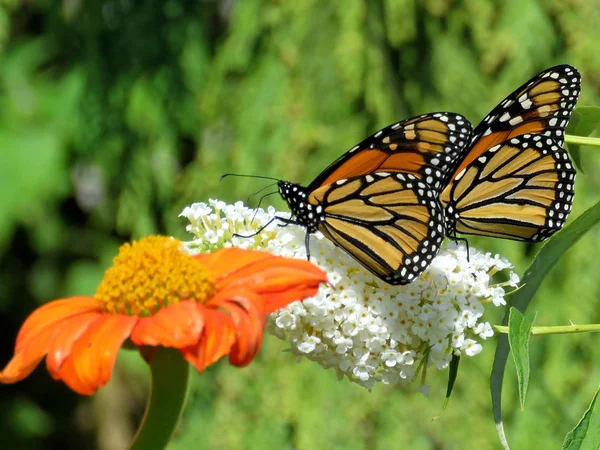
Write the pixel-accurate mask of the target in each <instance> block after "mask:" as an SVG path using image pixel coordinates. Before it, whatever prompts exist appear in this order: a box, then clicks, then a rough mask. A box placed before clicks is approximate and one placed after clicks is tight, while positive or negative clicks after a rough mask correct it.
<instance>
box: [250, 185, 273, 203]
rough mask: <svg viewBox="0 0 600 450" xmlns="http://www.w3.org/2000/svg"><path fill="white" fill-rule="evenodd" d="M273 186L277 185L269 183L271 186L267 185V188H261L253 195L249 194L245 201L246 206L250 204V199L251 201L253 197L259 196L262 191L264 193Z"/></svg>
mask: <svg viewBox="0 0 600 450" xmlns="http://www.w3.org/2000/svg"><path fill="white" fill-rule="evenodd" d="M275 184H277V183H271V184H268V185H267V186H265V187H264V188H262V189H259V190H258V191H256V192H254V193H253V194H250V195H249V196H248V198H247V199H246V204H249V203H250V199H251V198H252V197H254V196H255V195H258V194H260V193H261V192H262V191H264V190H266V189H269V188H270V187H273V186H274V185H275ZM263 198H264V197H263ZM258 204H259V205H260V201H259V203H258ZM257 208H258V206H257Z"/></svg>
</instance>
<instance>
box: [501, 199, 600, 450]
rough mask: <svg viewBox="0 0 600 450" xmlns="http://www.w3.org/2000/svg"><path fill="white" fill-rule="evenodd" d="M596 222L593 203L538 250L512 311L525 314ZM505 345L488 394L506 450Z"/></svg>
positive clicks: (598, 213) (598, 215) (598, 209)
mask: <svg viewBox="0 0 600 450" xmlns="http://www.w3.org/2000/svg"><path fill="white" fill-rule="evenodd" d="M598 222H600V202H598V203H596V204H595V205H594V206H592V207H591V208H590V209H588V210H587V211H585V212H584V213H583V214H581V216H579V217H578V218H577V219H576V220H575V221H573V222H571V223H570V224H569V225H567V226H566V227H564V228H563V229H562V230H561V231H559V232H558V233H557V234H556V235H554V237H552V239H550V240H548V241H547V242H546V244H545V245H544V246H543V247H542V248H541V249H540V251H539V253H538V254H537V255H536V257H535V259H534V260H533V262H532V263H531V265H530V266H529V268H528V269H527V271H526V272H525V275H524V276H523V280H522V284H524V286H523V288H521V289H520V290H519V291H517V292H515V294H514V296H513V304H512V305H513V307H515V308H516V309H518V310H519V311H521V312H525V310H526V309H527V306H528V305H529V303H530V302H531V300H532V299H533V296H534V295H535V293H536V292H537V290H538V288H539V287H540V285H541V284H542V281H543V280H544V278H545V277H546V275H547V274H548V272H550V269H552V267H554V264H556V261H558V259H559V258H560V257H561V256H562V255H563V254H564V253H565V252H566V251H567V250H568V249H569V248H570V247H571V246H573V245H574V244H575V243H576V242H577V241H578V240H579V238H580V237H581V236H583V234H584V233H585V232H587V231H588V230H589V229H590V228H592V227H593V226H594V225H596V224H597V223H598ZM507 323H508V313H507V314H506V315H505V317H504V324H507ZM508 352H509V343H508V338H507V337H506V336H500V338H499V339H498V346H497V347H496V354H495V355H494V365H493V366H492V375H491V377H490V389H491V394H492V407H493V410H494V420H495V421H496V430H497V432H498V436H499V438H500V441H501V442H502V445H503V446H504V448H505V449H508V443H507V441H506V436H505V435H504V426H503V424H502V406H501V400H502V381H503V378H504V369H505V368H506V360H507V359H508Z"/></svg>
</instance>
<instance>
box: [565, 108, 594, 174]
mask: <svg viewBox="0 0 600 450" xmlns="http://www.w3.org/2000/svg"><path fill="white" fill-rule="evenodd" d="M599 125H600V108H599V107H597V106H579V107H577V108H575V109H574V110H573V113H572V114H571V120H569V125H568V126H567V130H566V133H567V134H571V135H573V136H584V137H586V136H589V135H590V134H592V132H593V131H594V130H595V129H596V128H598V126H599ZM569 153H570V155H571V158H572V159H573V163H574V164H575V166H576V167H577V169H579V170H581V172H582V173H585V172H584V170H583V167H582V165H581V147H580V145H579V144H569Z"/></svg>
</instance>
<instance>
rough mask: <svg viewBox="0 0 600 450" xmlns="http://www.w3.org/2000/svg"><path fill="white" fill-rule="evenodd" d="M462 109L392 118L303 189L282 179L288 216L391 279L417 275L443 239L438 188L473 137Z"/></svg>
mask: <svg viewBox="0 0 600 450" xmlns="http://www.w3.org/2000/svg"><path fill="white" fill-rule="evenodd" d="M471 131H472V129H471V124H470V123H469V121H468V120H467V119H465V118H464V117H463V116H461V115H458V114H452V113H433V114H425V115H422V116H418V117H414V118H411V119H407V120H404V121H402V122H398V123H395V124H392V125H390V126H388V127H386V128H384V129H382V130H380V131H378V132H377V133H375V134H374V135H372V136H371V137H369V138H367V139H365V140H364V141H362V142H361V143H360V144H358V145H357V146H355V147H353V148H352V149H350V150H349V151H348V152H346V153H345V154H344V155H342V156H341V157H340V158H338V159H337V160H336V161H334V162H333V163H332V164H331V165H330V166H329V167H327V168H326V169H325V170H324V171H323V172H322V173H321V174H320V175H318V176H317V177H316V178H315V180H314V181H313V182H312V183H310V184H309V185H308V187H303V186H300V185H298V184H294V183H290V182H287V181H279V182H278V189H279V193H280V194H281V196H282V198H283V199H284V200H285V201H286V203H287V204H288V206H289V208H290V210H291V212H292V216H291V218H290V219H284V218H278V219H280V220H282V221H283V222H285V223H294V224H297V225H301V226H303V227H305V228H306V239H305V244H306V250H307V256H308V257H309V258H310V249H309V241H310V235H311V234H312V233H315V232H316V231H317V230H319V231H321V232H322V233H323V234H324V235H325V237H327V238H328V239H330V240H331V241H332V242H333V243H334V244H336V245H337V246H339V247H341V248H343V249H344V250H346V251H347V252H348V253H349V254H350V255H351V256H352V257H353V258H354V259H356V260H357V261H358V262H359V263H361V264H362V265H363V266H364V267H366V268H367V269H368V270H370V271H371V272H372V273H374V274H375V275H377V276H378V277H380V278H381V279H383V280H384V281H386V282H387V283H390V284H394V285H396V284H407V283H410V282H411V281H412V280H414V279H415V278H416V277H417V276H418V275H419V274H420V273H421V272H422V271H423V270H425V268H426V267H427V266H428V265H429V263H430V262H431V260H432V259H433V258H434V257H435V256H436V255H437V253H438V251H439V249H440V245H441V243H442V241H443V239H444V230H445V228H444V227H445V224H444V212H443V208H442V205H441V204H440V202H439V199H438V197H439V191H440V189H441V188H442V187H443V186H445V185H446V183H447V181H448V179H449V174H450V168H451V167H452V165H453V163H454V161H455V159H456V158H457V157H458V155H459V154H461V153H462V151H463V147H464V146H465V145H466V144H467V142H468V138H469V136H470V135H471Z"/></svg>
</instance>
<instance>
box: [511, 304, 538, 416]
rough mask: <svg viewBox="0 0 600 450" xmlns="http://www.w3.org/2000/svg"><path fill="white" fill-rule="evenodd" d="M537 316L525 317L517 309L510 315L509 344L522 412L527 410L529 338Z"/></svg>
mask: <svg viewBox="0 0 600 450" xmlns="http://www.w3.org/2000/svg"><path fill="white" fill-rule="evenodd" d="M535 316H536V314H535V313H534V314H527V315H523V314H521V312H520V311H519V310H518V309H516V308H510V311H509V313H508V343H509V344H510V350H511V351H512V355H513V359H514V361H515V368H516V370H517V380H518V385H519V400H520V401H521V410H524V409H525V397H526V396H527V386H528V385H529V338H530V336H531V326H532V325H533V321H534V320H535Z"/></svg>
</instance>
